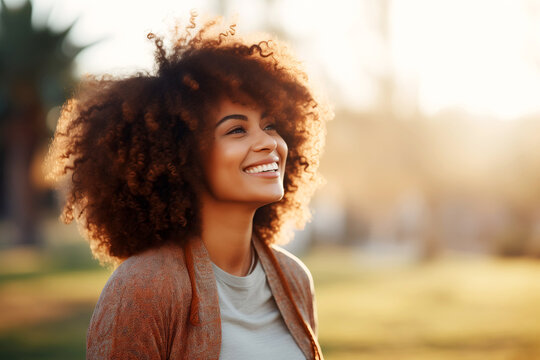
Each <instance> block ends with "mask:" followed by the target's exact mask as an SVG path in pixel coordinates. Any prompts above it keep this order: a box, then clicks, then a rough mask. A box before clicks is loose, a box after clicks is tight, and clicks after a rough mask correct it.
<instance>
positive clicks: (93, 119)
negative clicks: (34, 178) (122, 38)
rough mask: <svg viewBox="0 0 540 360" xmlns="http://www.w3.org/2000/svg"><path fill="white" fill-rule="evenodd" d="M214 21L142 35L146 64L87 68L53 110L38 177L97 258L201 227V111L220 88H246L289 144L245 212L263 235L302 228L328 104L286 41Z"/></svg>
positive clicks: (204, 128) (234, 91) (242, 92)
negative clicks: (112, 72)
mask: <svg viewBox="0 0 540 360" xmlns="http://www.w3.org/2000/svg"><path fill="white" fill-rule="evenodd" d="M217 23H218V20H212V21H209V22H206V23H205V24H204V25H203V26H201V27H200V29H199V30H198V31H196V30H195V29H196V25H195V22H194V17H193V16H192V18H191V21H190V25H189V26H188V27H186V28H185V30H184V31H182V32H180V31H179V28H178V27H176V29H175V30H174V32H173V35H174V36H173V41H172V42H171V45H170V46H165V45H164V42H163V38H162V37H160V36H155V35H154V34H152V33H150V34H149V35H148V38H149V39H151V40H152V41H153V42H154V44H155V47H156V50H155V61H156V69H157V70H156V71H155V74H151V73H137V74H135V75H132V76H129V77H127V78H119V77H111V76H104V77H88V78H86V79H85V80H83V81H82V82H81V85H80V88H79V89H78V91H77V94H76V95H75V96H74V97H73V98H72V99H70V100H68V101H67V102H66V103H65V104H64V106H63V108H62V113H61V116H60V119H59V122H58V125H57V129H56V133H55V136H54V140H53V142H52V144H51V146H50V150H49V155H48V161H47V164H48V166H47V172H48V176H49V178H50V179H52V180H53V181H54V182H55V183H56V184H58V185H59V187H60V188H61V189H64V190H67V196H66V204H65V206H64V209H63V213H62V219H63V220H64V222H66V223H69V222H71V221H72V220H73V219H74V218H77V219H78V220H79V221H80V223H81V224H82V225H83V226H82V229H83V230H84V231H85V233H86V234H85V235H86V237H87V238H88V239H89V242H90V245H91V248H92V251H93V253H94V255H95V256H96V257H97V258H98V259H100V260H101V261H103V262H113V263H114V262H117V261H118V260H122V259H125V258H127V257H129V256H131V255H134V254H136V253H139V252H141V251H143V250H145V249H148V248H151V247H156V246H159V245H161V244H163V243H164V242H166V241H179V242H182V241H185V239H187V238H188V237H189V236H194V235H198V234H200V231H201V229H200V221H199V220H200V219H199V206H200V204H199V197H198V195H197V194H198V193H199V189H201V186H204V185H203V184H204V181H203V171H202V166H201V155H200V153H201V149H202V148H203V147H204V144H205V141H208V140H207V139H208V138H211V136H209V133H208V129H209V126H208V123H209V121H208V119H209V116H210V111H209V109H211V108H212V107H215V104H217V103H218V101H219V100H220V99H222V98H224V97H228V98H230V99H232V100H239V99H242V101H245V97H246V96H247V98H248V99H250V100H251V101H252V102H253V103H255V104H257V105H258V106H260V107H261V108H262V109H264V110H265V112H267V113H269V115H270V116H273V117H274V118H275V120H276V128H277V130H278V133H279V134H280V135H281V136H282V137H283V139H284V140H285V142H286V143H287V145H288V148H289V150H288V161H287V164H286V171H285V178H284V189H285V195H284V197H283V199H282V200H281V201H279V202H276V203H272V204H268V205H266V206H263V207H261V208H259V209H258V210H257V211H256V213H255V217H254V224H253V231H254V233H255V236H258V237H259V238H261V239H263V240H264V241H265V242H267V243H273V242H276V241H277V240H278V239H283V238H284V237H285V236H284V234H285V231H284V230H285V229H286V228H288V226H285V225H286V224H287V223H290V222H291V220H292V221H294V222H295V223H296V225H297V227H301V226H303V225H304V224H305V222H306V221H307V220H308V218H309V211H308V208H307V205H308V202H309V199H310V197H311V196H312V194H313V192H314V190H315V188H316V186H317V184H318V183H319V175H318V173H317V169H318V166H319V157H320V154H321V151H322V147H323V139H324V132H325V120H326V119H327V118H328V117H329V114H330V112H329V111H328V108H327V107H326V106H325V105H324V104H323V103H322V102H321V101H319V100H317V97H316V96H315V94H314V91H313V88H312V87H310V86H309V85H308V81H307V76H306V75H305V73H304V72H303V71H302V70H301V67H300V64H299V63H298V62H297V61H296V60H295V59H294V58H293V56H291V54H290V53H289V51H288V49H287V47H286V46H285V45H283V44H282V43H280V42H278V41H276V40H270V39H268V38H267V39H265V40H264V41H257V42H254V43H248V42H246V41H244V40H242V39H240V38H238V36H237V35H235V34H234V32H235V31H234V25H231V26H230V27H229V29H227V31H226V32H222V33H218V32H216V28H217ZM192 32H194V34H192ZM69 175H70V176H69Z"/></svg>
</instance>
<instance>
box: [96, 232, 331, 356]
mask: <svg viewBox="0 0 540 360" xmlns="http://www.w3.org/2000/svg"><path fill="white" fill-rule="evenodd" d="M253 243H254V247H255V250H256V252H257V255H258V257H259V260H260V261H261V264H262V266H263V269H264V271H265V273H266V277H267V279H268V284H269V286H270V290H271V291H272V294H273V296H274V299H275V300H276V303H277V306H278V308H279V311H280V312H281V314H282V316H283V319H284V320H285V323H286V325H287V327H288V329H289V331H290V332H291V334H292V336H293V338H294V340H295V341H296V343H297V344H298V346H299V347H300V349H301V350H302V352H303V353H304V354H305V356H306V358H307V359H319V358H320V359H322V353H321V350H320V347H319V345H318V342H317V339H316V335H315V334H316V315H315V307H314V292H313V280H312V278H311V275H310V273H309V271H308V270H307V268H306V267H305V266H304V265H303V264H302V263H301V262H300V260H298V259H297V258H296V257H294V256H293V255H291V254H289V253H288V252H286V251H285V250H283V249H280V248H279V247H277V246H273V245H272V246H270V247H269V246H267V245H266V244H264V243H263V242H261V241H257V240H254V242H253ZM220 347H221V320H220V313H219V302H218V294H217V288H216V282H215V278H214V272H213V270H212V265H211V262H210V258H209V256H208V252H207V250H206V248H205V246H204V244H203V242H202V241H201V240H200V239H192V240H190V241H189V242H188V243H187V244H186V245H185V247H184V248H182V247H180V246H179V245H175V244H168V245H164V246H162V247H160V248H157V249H151V250H147V251H145V252H143V253H141V254H139V255H135V256H132V257H130V258H128V259H127V260H126V261H124V262H123V263H122V264H121V265H120V266H119V267H118V268H117V269H116V270H115V271H114V273H113V274H112V275H111V277H110V278H109V280H108V282H107V284H106V285H105V288H104V289H103V291H102V293H101V296H100V298H99V301H98V303H97V305H96V308H95V310H94V314H93V316H92V320H91V321H90V327H89V329H88V334H87V346H86V348H87V349H86V350H87V351H86V358H87V359H119V360H120V359H122V360H123V359H137V360H140V359H171V360H172V359H218V358H219V351H220ZM316 353H318V354H316Z"/></svg>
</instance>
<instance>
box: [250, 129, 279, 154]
mask: <svg viewBox="0 0 540 360" xmlns="http://www.w3.org/2000/svg"><path fill="white" fill-rule="evenodd" d="M256 136H257V137H256V139H255V143H254V144H253V150H255V151H270V152H271V151H274V150H275V149H276V148H277V141H276V139H275V138H274V137H273V136H272V135H270V134H268V133H267V132H266V131H264V130H262V129H261V130H259V131H257V134H256Z"/></svg>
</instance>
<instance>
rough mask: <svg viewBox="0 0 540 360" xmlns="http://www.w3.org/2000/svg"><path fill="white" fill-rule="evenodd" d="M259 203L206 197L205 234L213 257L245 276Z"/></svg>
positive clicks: (205, 241)
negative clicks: (253, 203) (251, 205)
mask: <svg viewBox="0 0 540 360" xmlns="http://www.w3.org/2000/svg"><path fill="white" fill-rule="evenodd" d="M255 210H256V208H255V207H250V206H247V205H246V204H242V203H228V202H220V201H216V200H215V199H213V198H210V197H206V196H205V197H203V203H202V209H201V220H202V232H201V237H202V241H203V242H204V245H205V246H206V249H207V250H208V253H209V255H210V259H211V260H212V262H213V263H214V264H216V265H217V266H218V267H220V268H221V269H222V270H224V271H226V272H228V273H229V274H232V275H236V276H245V275H246V274H247V272H248V270H249V267H250V265H251V261H252V252H251V235H252V231H253V216H254V215H255Z"/></svg>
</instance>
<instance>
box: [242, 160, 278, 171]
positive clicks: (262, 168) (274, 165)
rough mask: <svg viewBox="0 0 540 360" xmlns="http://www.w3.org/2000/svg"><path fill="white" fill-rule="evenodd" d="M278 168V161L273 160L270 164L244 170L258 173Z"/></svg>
mask: <svg viewBox="0 0 540 360" xmlns="http://www.w3.org/2000/svg"><path fill="white" fill-rule="evenodd" d="M277 170H278V164H277V162H273V163H270V164H263V165H258V166H252V167H249V168H247V169H245V170H244V171H245V172H247V173H248V174H256V173H261V172H265V171H277Z"/></svg>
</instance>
